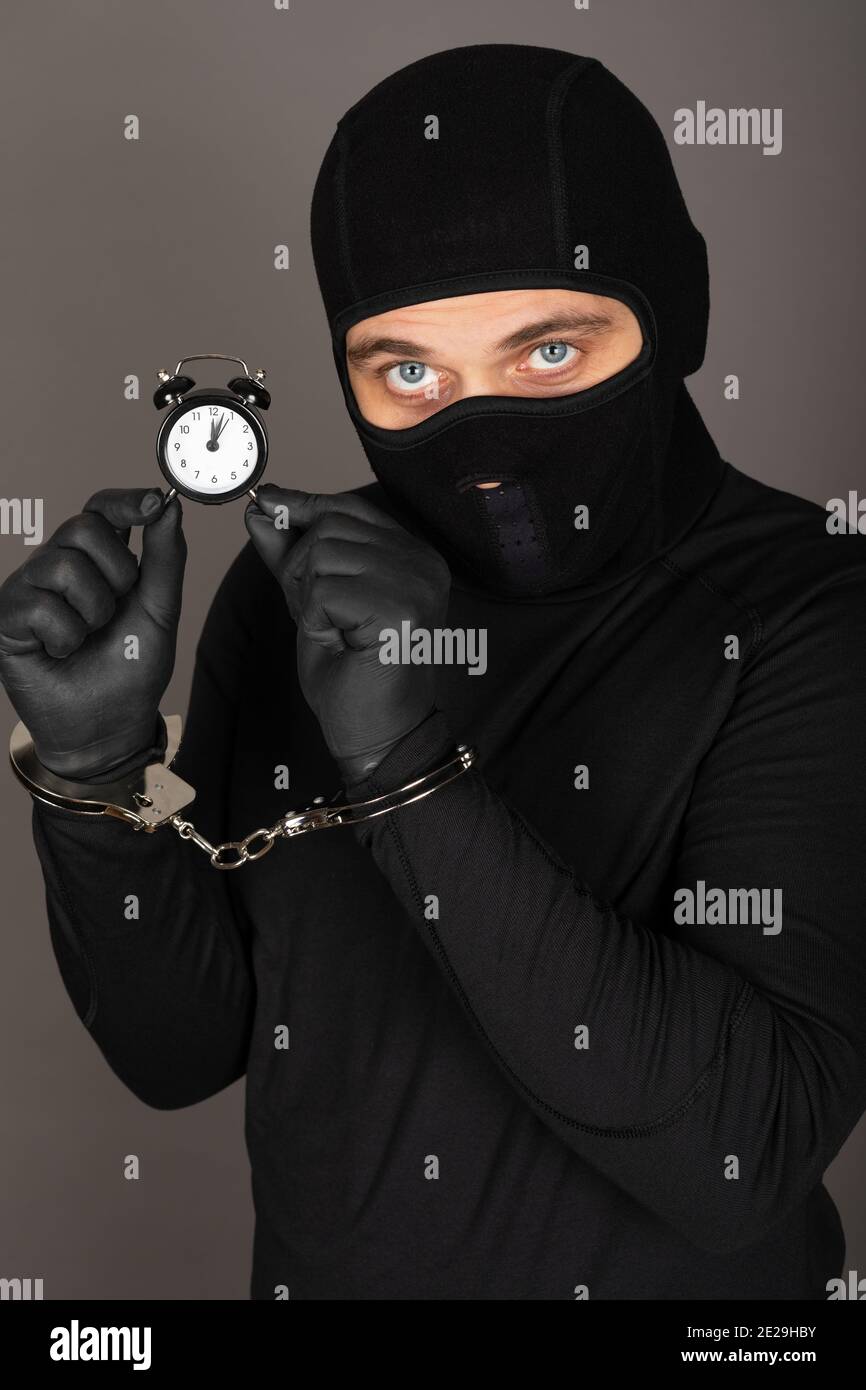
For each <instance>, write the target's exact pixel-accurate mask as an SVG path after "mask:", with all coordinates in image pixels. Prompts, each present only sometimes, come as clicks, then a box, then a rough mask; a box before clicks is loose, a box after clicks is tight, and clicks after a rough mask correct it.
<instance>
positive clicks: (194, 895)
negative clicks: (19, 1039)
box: [33, 557, 254, 1108]
mask: <svg viewBox="0 0 866 1390" xmlns="http://www.w3.org/2000/svg"><path fill="white" fill-rule="evenodd" d="M242 572H243V560H242V557H238V559H237V560H236V561H235V563H234V564H233V565H232V567H231V568H230V570H229V572H228V574H227V575H226V577H225V579H224V580H223V583H222V585H221V587H220V589H219V591H218V593H217V595H216V597H215V599H214V602H213V605H212V607H211V610H210V613H209V615H208V618H207V621H206V623H205V626H204V630H203V633H202V637H201V641H200V642H199V646H198V650H197V655H196V664H195V672H194V676H193V683H192V694H191V699H190V706H189V712H188V717H187V720H186V727H185V731H184V736H183V741H182V744H181V749H180V752H179V753H178V755H177V758H176V759H175V763H174V767H175V770H176V771H177V772H178V774H179V775H180V776H182V777H183V778H184V779H185V780H186V781H188V782H190V783H191V785H192V786H194V787H195V788H196V800H195V802H194V803H193V805H192V807H191V808H190V811H189V814H190V815H191V816H192V817H193V819H194V820H195V822H196V825H197V826H199V827H200V828H201V829H202V830H203V831H204V833H205V834H207V835H208V837H209V838H212V837H213V836H216V837H217V838H225V835H224V821H225V812H226V807H227V802H228V786H227V779H228V775H229V769H230V768H231V765H232V747H233V743H234V729H235V709H236V704H237V699H238V690H239V685H240V682H241V680H242V673H243V670H244V654H245V650H246V646H247V642H248V630H247V627H246V625H245V622H244V620H243V605H242V603H241V602H240V601H239V597H238V590H239V588H240V587H242V579H241V576H242ZM33 833H34V839H35V843H36V849H37V852H38V855H39V860H40V863H41V866H42V871H43V875H44V879H45V891H46V902H47V908H48V918H49V923H50V929H51V940H52V943H53V947H54V951H55V955H56V957H57V961H58V965H59V967H60V972H61V975H62V977H63V981H64V984H65V986H66V989H67V991H68V993H69V995H70V998H71V999H72V1002H73V1005H74V1006H75V1009H76V1011H77V1013H78V1014H79V1017H80V1018H81V1019H82V1021H83V1022H84V1024H85V1027H86V1028H87V1029H88V1031H89V1032H90V1034H91V1036H92V1037H93V1039H94V1041H95V1042H96V1043H97V1045H98V1046H99V1048H100V1049H101V1051H102V1052H103V1054H104V1055H105V1057H106V1060H107V1061H108V1063H109V1065H110V1066H111V1067H112V1069H113V1071H114V1072H115V1073H116V1074H117V1075H118V1076H119V1077H120V1079H121V1080H122V1081H123V1082H124V1083H125V1084H126V1085H127V1086H128V1087H129V1088H130V1089H131V1090H132V1091H134V1092H135V1094H136V1095H137V1096H139V1097H140V1098H141V1099H142V1100H144V1101H146V1102H147V1103H148V1104H149V1105H153V1106H158V1107H160V1108H175V1107H178V1106H183V1105H191V1104H193V1103H195V1102H196V1101H200V1100H204V1099H205V1098H206V1097H207V1096H210V1095H213V1094H215V1093H216V1092H217V1091H219V1090H221V1089H222V1088H223V1087H225V1086H228V1085H229V1084H230V1083H231V1082H232V1081H235V1080H236V1079H237V1078H238V1077H239V1076H241V1075H242V1074H243V1073H244V1071H245V1069H246V1061H247V1051H248V1046H249V1036H250V1030H251V1025H252V1015H253V1008H254V984H253V977H252V971H251V967H250V958H249V947H248V940H247V929H246V927H245V924H244V921H243V917H242V914H241V912H240V910H239V908H238V905H237V902H236V900H235V895H234V893H233V891H232V888H231V884H230V882H229V880H230V878H231V875H230V874H225V873H220V872H218V871H216V870H214V869H213V868H212V867H211V865H210V864H209V863H208V860H207V857H206V856H205V855H204V854H202V853H201V852H200V851H199V850H198V849H197V848H195V846H193V845H192V844H189V843H186V842H184V841H182V840H181V839H180V838H179V837H178V835H177V834H175V832H174V831H173V830H171V829H169V828H168V827H164V828H163V829H160V830H158V831H156V832H155V833H153V834H150V835H148V834H145V833H144V832H135V831H133V830H132V829H131V827H129V826H127V825H123V824H122V823H121V822H119V821H114V820H112V819H110V818H108V817H100V818H98V819H97V818H93V819H91V818H84V817H82V816H76V815H74V814H73V813H71V812H65V811H62V810H57V809H54V808H50V807H46V806H45V805H44V804H42V803H40V802H36V801H34V803H33ZM136 903H137V908H136V906H135V904H136Z"/></svg>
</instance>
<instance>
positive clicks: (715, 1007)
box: [350, 581, 866, 1252]
mask: <svg viewBox="0 0 866 1390" xmlns="http://www.w3.org/2000/svg"><path fill="white" fill-rule="evenodd" d="M864 599H866V593H864V585H863V583H862V581H856V582H846V583H845V584H842V585H839V586H837V587H835V588H833V589H828V590H826V591H825V592H824V594H823V595H822V597H821V598H820V599H819V600H816V601H815V602H814V603H812V604H811V605H809V606H808V607H807V608H806V609H805V610H804V611H803V612H802V613H801V614H800V616H799V618H798V619H797V621H796V622H795V623H792V624H791V625H790V627H789V628H787V629H786V630H785V631H784V632H783V633H782V634H781V635H780V636H779V637H778V638H776V639H775V640H774V641H773V642H772V643H770V644H769V645H768V647H767V649H766V650H764V651H763V653H762V654H760V656H759V658H758V659H757V660H756V663H755V664H754V666H753V667H752V668H751V669H750V670H749V671H748V672H747V673H744V674H743V676H742V678H741V688H740V691H739V694H738V697H737V700H736V702H735V705H734V707H733V709H732V711H731V714H730V716H729V718H728V720H727V722H726V724H725V725H724V727H723V728H722V729H721V731H720V734H719V737H718V739H717V741H716V743H715V745H714V746H713V747H712V748H711V750H710V751H709V753H708V755H707V757H706V758H705V759H704V760H703V762H702V764H701V766H700V768H699V771H698V776H697V778H696V782H695V786H694V789H693V795H692V798H691V802H690V806H689V810H688V814H687V818H686V821H685V824H684V827H683V833H682V839H681V848H680V852H679V858H678V863H677V864H676V868H675V872H674V874H673V887H672V893H673V891H674V889H676V888H688V887H691V888H692V889H693V890H694V889H695V886H696V883H697V881H698V880H699V879H703V880H704V882H705V883H706V885H707V888H710V887H721V888H724V889H728V888H735V887H741V888H751V887H755V886H759V887H765V888H768V889H781V890H782V901H783V925H782V929H781V931H780V932H778V933H777V934H765V933H764V932H763V930H762V927H761V925H728V926H710V925H704V926H701V925H695V926H686V925H682V926H680V925H677V924H676V923H675V921H674V906H675V904H674V902H673V900H672V901H671V903H670V909H669V911H668V910H667V909H666V910H665V913H664V915H663V919H661V920H659V921H655V922H632V921H629V920H627V919H626V918H624V917H622V916H620V915H619V914H618V913H617V912H616V910H615V908H614V907H613V906H612V905H611V904H609V903H605V902H601V901H598V900H597V899H596V898H595V897H594V896H593V893H592V890H591V886H590V885H591V882H592V865H591V864H589V863H587V864H583V863H581V852H580V846H579V845H578V846H575V854H574V858H575V862H576V863H577V864H579V865H580V873H581V876H580V877H578V875H577V874H575V873H573V872H572V871H570V870H569V869H568V868H567V867H566V866H565V865H564V864H563V863H562V862H561V861H560V860H559V859H558V858H557V856H556V855H555V854H554V853H553V852H552V851H551V850H550V849H549V848H548V847H547V846H546V845H545V844H544V843H543V842H542V841H541V839H540V838H539V837H538V836H537V835H536V834H535V833H534V831H533V829H532V827H531V826H530V825H528V824H527V823H526V821H525V820H524V819H523V818H522V817H521V816H520V815H519V814H518V813H517V812H516V811H515V810H514V809H513V808H511V807H510V806H509V805H508V804H507V803H506V802H505V801H504V800H503V799H501V798H500V797H499V796H497V795H496V794H495V793H494V792H493V791H492V790H491V789H490V787H489V786H488V785H487V784H486V782H485V780H484V777H483V775H480V774H476V773H470V774H467V775H465V776H463V777H460V778H458V779H457V780H456V781H454V782H453V783H451V784H450V785H449V786H447V787H445V788H444V789H442V790H439V791H437V792H435V793H434V794H432V795H430V796H428V797H427V798H425V799H424V800H421V801H418V802H416V803H415V804H413V805H409V806H407V807H404V808H401V809H399V810H398V811H396V812H394V813H392V814H390V815H388V816H384V817H382V818H380V819H378V820H373V821H370V822H367V823H366V824H365V825H363V826H360V827H358V829H357V830H356V832H355V833H357V834H359V835H360V836H361V838H362V840H363V841H364V842H365V843H366V844H367V845H368V846H369V848H370V850H371V852H372V853H373V855H374V857H375V859H376V861H377V863H378V864H379V866H380V868H381V870H382V872H383V873H384V874H385V875H386V876H387V877H388V879H389V881H390V882H391V884H392V885H393V887H394V890H395V892H396V893H397V895H398V896H399V897H400V898H401V899H402V901H403V902H404V904H405V906H406V908H407V910H408V912H409V913H410V914H411V916H412V917H413V919H414V921H415V923H416V925H417V928H418V931H419V932H420V933H421V934H422V936H423V937H424V938H425V940H426V941H427V943H428V945H429V946H430V948H431V950H432V952H433V955H434V957H435V959H436V961H437V963H438V965H439V966H440V968H441V969H442V970H443V972H444V974H445V975H446V977H447V979H448V980H449V981H450V983H451V985H452V986H453V988H454V990H455V992H456V993H457V994H458V995H459V997H460V999H461V1000H462V1002H463V1004H464V1006H465V1008H466V1009H467V1011H468V1013H469V1014H470V1016H471V1018H472V1020H473V1022H474V1023H475V1025H476V1027H477V1028H478V1030H479V1032H480V1034H481V1036H482V1037H483V1039H484V1040H485V1042H486V1044H487V1045H488V1047H489V1048H490V1049H491V1050H492V1052H493V1054H494V1055H495V1057H496V1059H497V1060H498V1062H499V1064H500V1066H501V1067H502V1069H503V1070H504V1072H505V1073H506V1075H507V1076H508V1078H509V1079H510V1081H511V1082H512V1084H513V1085H514V1086H515V1088H516V1089H517V1090H518V1091H519V1092H520V1093H521V1094H522V1095H523V1096H524V1097H525V1099H526V1101H527V1104H529V1105H530V1106H531V1107H532V1108H533V1110H534V1111H535V1112H536V1113H537V1114H538V1115H539V1117H540V1118H541V1119H542V1120H543V1121H544V1122H545V1123H546V1124H547V1125H549V1126H550V1127H551V1128H552V1129H553V1130H554V1131H555V1132H556V1133H557V1134H558V1135H559V1136H560V1137H561V1138H562V1140H563V1141H564V1142H565V1143H566V1144H568V1145H569V1146H570V1147H571V1148H572V1149H573V1150H575V1151H576V1152H577V1153H579V1154H580V1155H581V1156H582V1157H584V1158H585V1159H586V1160H587V1161H589V1162H590V1163H592V1164H593V1165H594V1166H595V1167H596V1168H597V1169H598V1170H599V1171H601V1172H603V1173H604V1174H605V1175H607V1176H608V1177H609V1178H610V1179H612V1180H613V1181H614V1182H616V1183H617V1184H619V1185H620V1186H621V1187H622V1188H623V1189H624V1190H625V1191H627V1192H629V1193H630V1194H631V1195H632V1196H634V1197H635V1198H636V1199H637V1200H638V1201H640V1202H641V1203H643V1204H644V1205H645V1206H646V1207H648V1208H650V1209H651V1210H653V1211H654V1212H655V1213H656V1214H658V1215H659V1216H660V1217H662V1218H663V1219H665V1220H666V1221H668V1222H669V1223H670V1224H671V1225H672V1226H674V1227H675V1228H677V1229H678V1230H679V1231H680V1232H681V1233H682V1234H684V1235H685V1236H686V1237H687V1238H688V1239H689V1240H691V1241H693V1242H694V1243H695V1244H697V1245H700V1246H704V1247H706V1248H709V1249H712V1250H715V1251H722V1252H724V1251H729V1250H733V1249H736V1248H739V1247H743V1246H746V1245H748V1244H750V1243H752V1242H753V1241H755V1240H756V1239H757V1238H758V1237H759V1236H761V1235H762V1233H763V1232H764V1231H765V1230H766V1229H767V1228H768V1227H770V1226H772V1225H773V1224H774V1223H775V1222H776V1221H778V1220H779V1219H781V1218H783V1217H784V1216H785V1215H786V1214H787V1213H788V1212H789V1211H791V1210H792V1209H793V1208H794V1207H795V1206H796V1205H797V1204H798V1203H799V1202H800V1201H801V1200H802V1199H803V1198H804V1197H805V1196H806V1194H807V1193H808V1192H809V1191H811V1190H812V1189H813V1188H814V1187H815V1186H816V1185H817V1184H818V1183H819V1182H820V1180H821V1177H822V1174H823V1172H824V1169H825V1168H826V1166H827V1165H828V1164H829V1163H830V1161H831V1160H832V1159H833V1157H834V1156H835V1154H836V1153H837V1152H838V1150H839V1148H840V1146H841V1145H842V1143H843V1142H844V1140H845V1138H846V1137H847V1135H848V1133H849V1132H850V1130H851V1128H852V1127H853V1125H854V1124H855V1123H856V1121H857V1119H858V1117H859V1116H860V1114H861V1112H862V1110H863V1107H864V1104H866V931H864V914H866V855H864V843H866V602H864ZM454 734H456V735H459V734H460V730H459V729H457V730H454V731H449V730H448V728H447V727H446V724H445V720H444V718H443V716H442V715H441V714H435V715H433V716H432V717H431V718H429V719H428V720H427V721H426V722H425V723H423V724H421V725H420V726H419V727H418V728H417V729H416V730H415V731H414V732H413V733H412V734H410V735H409V736H408V737H407V738H405V739H403V740H402V742H401V743H400V744H398V745H397V747H396V748H395V749H394V750H393V751H392V752H391V753H390V754H389V755H388V756H387V757H386V759H385V760H384V761H383V762H382V763H380V765H379V767H378V768H377V769H376V771H375V773H374V774H373V776H372V777H370V778H368V779H367V780H366V781H364V782H362V783H360V784H358V785H356V786H354V787H351V788H350V794H351V795H352V796H353V797H358V796H361V795H369V794H373V793H375V792H377V791H381V790H386V789H390V788H392V787H395V786H398V785H400V783H401V782H402V781H404V780H406V779H407V778H409V777H410V776H412V775H414V774H418V773H419V772H420V771H422V770H423V769H425V768H427V767H432V766H435V765H436V764H437V763H438V762H439V761H441V760H442V759H443V757H445V756H447V755H448V754H449V753H450V752H451V751H452V750H453V745H454V738H453V735H454ZM583 876H585V881H584V877H583ZM431 893H435V894H436V895H437V896H438V899H439V916H438V920H436V921H428V920H427V919H426V917H425V913H424V903H425V898H426V896H427V895H428V894H431ZM580 1025H585V1026H586V1027H587V1028H588V1030H589V1031H588V1042H589V1046H588V1048H586V1049H585V1050H580V1049H577V1048H575V1045H574V1042H575V1029H576V1028H577V1027H579V1026H580Z"/></svg>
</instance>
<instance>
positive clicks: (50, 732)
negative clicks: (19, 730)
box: [0, 488, 186, 781]
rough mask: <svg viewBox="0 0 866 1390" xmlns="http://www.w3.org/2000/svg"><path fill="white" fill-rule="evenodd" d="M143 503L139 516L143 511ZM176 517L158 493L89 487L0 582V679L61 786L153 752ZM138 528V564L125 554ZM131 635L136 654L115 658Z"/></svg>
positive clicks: (176, 558)
mask: <svg viewBox="0 0 866 1390" xmlns="http://www.w3.org/2000/svg"><path fill="white" fill-rule="evenodd" d="M151 498H152V499H154V501H153V503H152V506H151V508H150V509H148V508H147V506H146V505H145V504H146V503H147V502H148V501H149V499H151ZM181 520H182V513H181V507H180V503H179V501H178V500H177V498H175V499H174V500H173V501H172V502H170V503H169V505H168V506H167V507H165V509H164V510H163V497H162V494H161V493H160V491H159V489H158V488H132V489H128V490H127V489H113V488H111V489H107V490H105V491H103V492H97V493H95V494H94V496H93V497H91V498H90V501H89V502H87V503H86V504H85V506H84V510H83V511H82V512H80V513H79V515H78V516H73V517H70V519H69V520H68V521H64V522H63V524H62V525H61V526H59V527H58V529H57V530H56V531H55V532H54V535H53V536H51V537H50V539H49V540H47V541H46V542H45V544H44V545H42V546H40V547H39V549H38V550H35V551H34V552H33V554H32V555H31V556H30V557H29V559H27V560H26V561H25V562H24V564H23V565H21V566H20V567H19V568H18V569H17V570H15V572H14V573H13V574H11V575H10V576H9V578H8V579H7V580H6V582H5V583H4V584H3V585H2V587H0V680H2V682H3V684H4V686H5V687H6V691H7V694H8V695H9V698H10V700H11V701H12V704H13V705H14V706H15V709H16V710H17V712H18V716H19V718H21V719H22V720H23V721H24V723H25V724H26V725H27V727H28V729H29V730H30V733H31V736H32V738H33V741H34V745H35V748H36V755H37V757H38V758H39V759H40V761H41V762H42V763H44V764H45V766H46V767H48V768H49V769H50V770H51V771H52V772H56V773H57V774H58V775H59V776H61V777H68V778H71V779H72V780H73V781H75V780H78V779H80V780H82V781H96V780H98V779H99V777H100V776H102V775H103V774H106V773H110V772H112V771H117V770H118V769H120V770H123V771H126V770H127V766H131V767H135V766H137V765H138V764H137V762H136V759H137V758H139V759H140V758H141V757H142V756H145V757H148V756H153V749H154V747H155V746H156V747H157V751H159V748H158V745H159V743H160V742H163V741H164V733H163V731H162V730H161V728H160V721H159V720H158V717H157V716H158V710H159V702H160V700H161V698H162V695H163V693H164V691H165V688H166V686H167V685H168V682H169V680H170V678H171V673H172V670H173V668H174V655H175V642H176V637H177V624H178V619H179V617H180V608H181V589H182V584H183V571H184V564H185V561H186V542H185V541H184V537H183V531H182V529H181ZM131 526H144V528H145V529H144V534H143V537H142V555H141V561H140V563H139V561H138V560H137V559H136V557H135V555H133V553H132V551H131V550H130V549H129V547H128V544H127V542H128V540H129V530H130V527H131ZM130 636H134V637H137V638H138V659H137V660H130V659H129V658H128V657H127V656H126V655H125V650H129V649H130V648H129V646H128V643H127V639H128V638H129V637H130Z"/></svg>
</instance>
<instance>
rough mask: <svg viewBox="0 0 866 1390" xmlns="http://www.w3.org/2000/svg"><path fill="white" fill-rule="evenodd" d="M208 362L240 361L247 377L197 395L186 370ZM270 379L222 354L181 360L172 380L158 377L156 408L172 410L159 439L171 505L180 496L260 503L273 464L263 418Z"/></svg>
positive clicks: (159, 455)
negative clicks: (246, 498) (261, 483)
mask: <svg viewBox="0 0 866 1390" xmlns="http://www.w3.org/2000/svg"><path fill="white" fill-rule="evenodd" d="M205 360H218V361H221V362H237V363H238V364H239V366H240V367H241V370H242V371H243V376H235V377H232V379H231V381H230V382H228V384H227V385H226V386H224V387H220V386H210V387H203V388H199V389H198V390H196V389H194V388H195V382H194V381H193V379H192V377H190V376H183V375H182V374H181V369H182V368H183V367H184V366H185V364H186V363H187V362H203V361H205ZM265 375H266V374H265V372H264V371H262V370H261V369H259V370H258V371H257V372H256V373H255V374H254V375H253V376H251V375H250V372H249V368H248V367H247V364H246V362H244V361H243V359H242V358H240V357H230V356H227V355H226V354H224V353H221V352H204V353H198V354H197V355H196V356H194V357H182V358H181V359H180V361H179V362H178V364H177V366H176V367H175V369H174V371H173V372H172V373H171V374H170V375H169V373H168V372H167V371H165V370H162V369H161V370H160V371H159V372H158V373H157V376H158V377H159V380H160V385H159V386H158V387H157V389H156V391H154V393H153V403H154V405H155V406H156V408H157V410H164V409H165V407H166V406H171V409H170V410H169V412H168V414H167V415H166V417H165V419H164V420H163V421H162V424H161V425H160V429H159V434H158V435H157V437H156V457H157V461H158V463H159V466H160V468H161V470H162V472H163V474H164V476H165V478H166V479H167V481H168V483H169V485H170V491H169V494H168V497H167V499H166V500H167V501H170V500H171V498H172V497H174V496H175V494H176V493H178V492H179V493H181V494H182V496H184V497H189V498H190V499H191V500H192V501H193V502H208V503H214V502H232V501H233V500H234V499H235V498H236V497H241V496H242V495H243V494H244V493H245V492H246V493H249V495H250V497H252V499H253V501H255V497H256V492H255V486H256V483H257V482H258V480H259V478H260V477H261V476H262V474H263V473H264V471H265V465H266V464H267V461H268V435H267V431H266V429H265V426H264V422H263V420H262V419H261V417H260V415H259V413H258V412H259V411H260V410H267V408H268V406H269V405H270V403H271V397H270V394H269V393H268V392H267V391H266V390H265V388H264V386H263V385H262V382H263V381H264V379H265Z"/></svg>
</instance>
